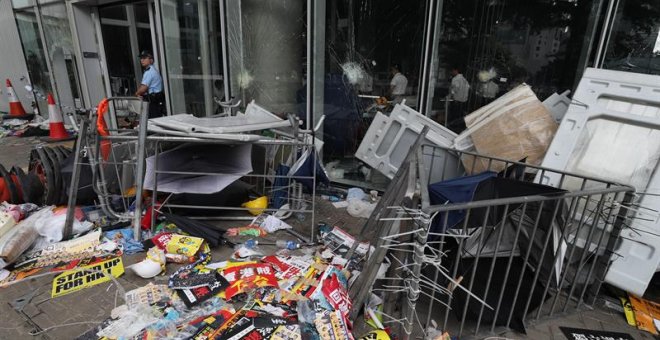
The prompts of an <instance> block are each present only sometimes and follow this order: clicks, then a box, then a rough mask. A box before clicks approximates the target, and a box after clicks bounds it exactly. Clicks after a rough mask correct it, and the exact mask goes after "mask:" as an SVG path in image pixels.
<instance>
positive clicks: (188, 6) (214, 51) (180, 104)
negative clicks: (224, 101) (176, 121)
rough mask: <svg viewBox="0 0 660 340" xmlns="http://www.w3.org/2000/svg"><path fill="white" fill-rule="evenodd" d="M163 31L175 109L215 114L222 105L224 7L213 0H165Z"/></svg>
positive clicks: (176, 111)
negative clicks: (222, 11)
mask: <svg viewBox="0 0 660 340" xmlns="http://www.w3.org/2000/svg"><path fill="white" fill-rule="evenodd" d="M161 5H162V13H163V14H162V21H163V35H164V39H165V54H166V61H167V71H168V76H169V87H170V101H171V103H172V109H173V113H174V114H177V113H189V114H194V115H196V116H205V115H212V114H214V113H216V112H220V110H221V109H219V108H218V105H217V104H216V103H215V101H214V100H213V98H214V97H217V98H219V99H221V98H222V97H223V95H222V92H223V91H224V90H223V89H222V85H221V84H222V80H223V78H222V58H221V36H220V9H219V4H218V1H213V0H164V1H161Z"/></svg>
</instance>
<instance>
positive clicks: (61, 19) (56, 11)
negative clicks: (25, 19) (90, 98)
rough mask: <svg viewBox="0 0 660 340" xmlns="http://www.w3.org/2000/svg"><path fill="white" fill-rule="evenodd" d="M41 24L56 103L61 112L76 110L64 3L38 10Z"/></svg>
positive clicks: (76, 94)
mask: <svg viewBox="0 0 660 340" xmlns="http://www.w3.org/2000/svg"><path fill="white" fill-rule="evenodd" d="M40 10H41V20H42V23H43V28H44V36H45V38H46V46H47V50H48V57H49V58H50V62H51V65H52V68H53V77H54V80H55V84H56V85H55V86H56V87H57V93H58V96H59V101H60V103H59V104H60V105H61V107H62V109H63V110H64V112H72V111H73V109H74V108H76V107H80V106H81V103H80V95H79V91H78V82H77V81H76V74H77V73H76V70H75V62H74V60H75V51H74V50H73V40H72V38H71V30H70V28H69V21H68V19H67V14H66V7H65V5H64V3H58V4H51V5H48V6H42V7H41V9H40Z"/></svg>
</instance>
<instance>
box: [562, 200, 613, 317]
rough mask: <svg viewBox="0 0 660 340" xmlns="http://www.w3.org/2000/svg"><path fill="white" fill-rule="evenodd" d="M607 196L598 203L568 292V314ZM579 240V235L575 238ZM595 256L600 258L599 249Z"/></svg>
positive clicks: (587, 279) (566, 303)
mask: <svg viewBox="0 0 660 340" xmlns="http://www.w3.org/2000/svg"><path fill="white" fill-rule="evenodd" d="M605 197H606V196H605V195H601V197H600V200H599V201H598V206H597V208H596V216H595V217H594V218H593V220H592V221H593V222H591V228H589V234H588V235H587V239H586V240H585V242H584V249H583V250H582V255H581V256H580V262H579V263H578V266H577V267H578V268H577V270H576V271H575V275H574V276H573V281H572V282H570V284H571V289H570V290H569V292H568V297H567V298H566V302H565V303H564V308H563V309H562V312H566V309H567V308H568V302H569V301H570V300H571V297H572V296H573V291H574V290H575V286H576V283H577V279H578V276H579V274H580V273H581V272H582V269H583V266H584V265H586V263H585V260H586V259H587V254H589V248H591V238H592V237H593V233H594V231H595V230H596V229H598V224H599V221H600V214H601V212H602V211H603V204H604V202H603V200H604V199H605ZM587 206H588V203H587V204H585V208H586V207H587ZM603 234H605V230H604V229H603V232H602V233H601V239H602V235H603ZM575 237H576V238H577V235H576V236H575ZM594 254H595V255H596V256H598V247H596V248H595V249H594ZM588 284H589V278H588V277H587V278H586V281H585V286H586V285H588Z"/></svg>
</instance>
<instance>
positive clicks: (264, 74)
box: [227, 0, 306, 116]
mask: <svg viewBox="0 0 660 340" xmlns="http://www.w3.org/2000/svg"><path fill="white" fill-rule="evenodd" d="M303 3H304V1H298V0H272V1H270V0H269V1H262V0H228V1H227V31H228V37H227V39H228V48H229V51H228V54H229V63H230V65H229V69H230V81H231V93H232V95H233V96H235V97H236V98H239V99H241V103H242V106H243V107H245V105H246V104H247V103H249V102H250V101H252V100H254V101H255V102H256V103H258V104H259V105H262V106H263V107H265V108H266V109H268V110H270V111H272V112H277V113H285V112H286V113H301V110H304V103H305V100H304V93H305V88H304V84H303V79H304V77H305V69H306V64H305V57H304V56H305V49H304V48H305V42H306V37H305V25H304V23H305V22H306V14H305V12H304V10H303ZM302 116H304V114H303V115H302Z"/></svg>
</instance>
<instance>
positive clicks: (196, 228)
mask: <svg viewBox="0 0 660 340" xmlns="http://www.w3.org/2000/svg"><path fill="white" fill-rule="evenodd" d="M162 214H163V216H165V219H167V220H168V221H170V222H172V223H174V224H175V225H176V226H177V227H178V228H179V229H181V230H183V231H185V232H186V233H188V234H190V235H192V236H195V237H201V238H203V239H205V240H206V242H208V243H209V245H210V246H211V247H217V246H218V245H220V244H229V243H230V242H229V241H227V240H226V239H225V238H224V236H223V235H224V233H225V232H226V230H222V229H219V228H217V227H216V226H214V225H212V224H208V223H205V222H202V221H196V220H192V219H190V218H187V217H185V216H180V215H175V214H168V213H164V212H163V213H162Z"/></svg>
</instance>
